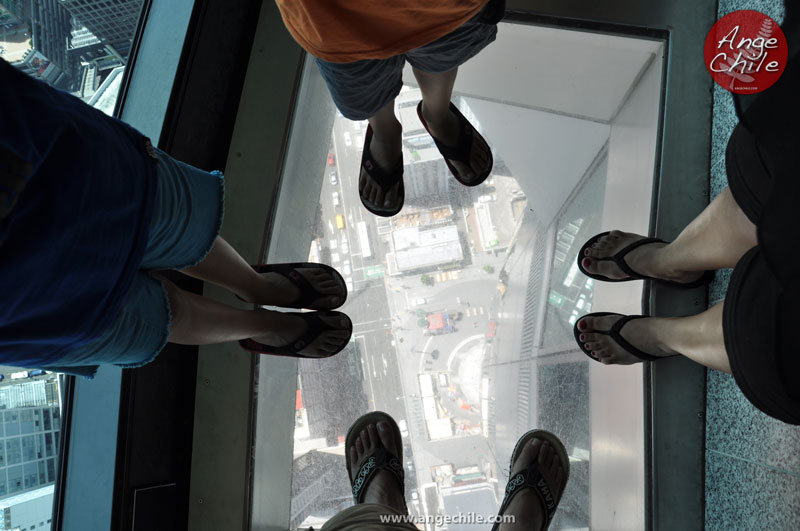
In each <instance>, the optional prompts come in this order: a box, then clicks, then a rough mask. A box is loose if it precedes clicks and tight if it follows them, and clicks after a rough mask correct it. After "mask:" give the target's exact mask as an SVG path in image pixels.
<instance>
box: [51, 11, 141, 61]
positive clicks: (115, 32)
mask: <svg viewBox="0 0 800 531" xmlns="http://www.w3.org/2000/svg"><path fill="white" fill-rule="evenodd" d="M59 3H60V4H61V5H62V6H63V7H65V8H66V9H67V10H68V11H69V13H70V14H72V16H73V17H75V20H76V22H77V23H78V25H83V26H86V28H87V29H88V30H89V31H91V32H92V33H94V35H95V36H97V38H98V39H100V41H101V42H102V43H103V44H105V45H107V46H111V47H112V48H113V49H114V51H115V52H116V53H117V54H119V55H120V57H123V58H127V57H128V53H129V52H130V48H131V42H132V40H133V34H134V33H135V32H136V26H137V25H138V24H139V15H140V13H141V11H142V0H59Z"/></svg>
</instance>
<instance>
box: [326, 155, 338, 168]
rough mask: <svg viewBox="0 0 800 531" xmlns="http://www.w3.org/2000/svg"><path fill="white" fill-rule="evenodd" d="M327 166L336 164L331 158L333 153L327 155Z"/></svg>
mask: <svg viewBox="0 0 800 531" xmlns="http://www.w3.org/2000/svg"><path fill="white" fill-rule="evenodd" d="M328 164H330V165H331V166H333V165H334V164H336V159H335V158H333V153H328Z"/></svg>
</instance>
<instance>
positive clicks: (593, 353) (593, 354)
mask: <svg viewBox="0 0 800 531" xmlns="http://www.w3.org/2000/svg"><path fill="white" fill-rule="evenodd" d="M592 357H594V358H596V357H597V354H595V352H594V350H593V351H592Z"/></svg>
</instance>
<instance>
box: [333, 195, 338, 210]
mask: <svg viewBox="0 0 800 531" xmlns="http://www.w3.org/2000/svg"><path fill="white" fill-rule="evenodd" d="M333 206H335V207H337V206H339V192H333Z"/></svg>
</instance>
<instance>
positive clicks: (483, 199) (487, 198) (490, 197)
mask: <svg viewBox="0 0 800 531" xmlns="http://www.w3.org/2000/svg"><path fill="white" fill-rule="evenodd" d="M492 201H497V194H483V195H482V196H480V197H479V198H478V202H479V203H490V202H492Z"/></svg>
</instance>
